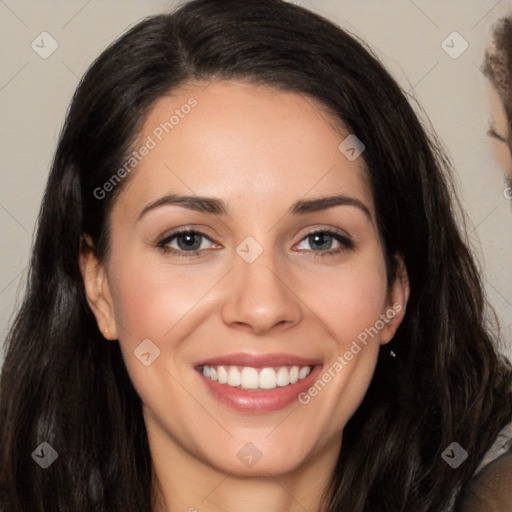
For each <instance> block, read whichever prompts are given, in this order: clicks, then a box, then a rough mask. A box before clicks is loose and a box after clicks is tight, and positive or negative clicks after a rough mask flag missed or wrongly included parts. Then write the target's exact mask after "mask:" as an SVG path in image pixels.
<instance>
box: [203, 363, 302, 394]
mask: <svg viewBox="0 0 512 512" xmlns="http://www.w3.org/2000/svg"><path fill="white" fill-rule="evenodd" d="M310 373H311V367H309V366H303V367H300V368H299V366H280V367H276V368H271V367H269V368H261V369H257V368H252V367H250V366H244V367H242V368H241V367H237V366H224V365H219V366H207V365H204V366H203V375H204V376H205V377H206V378H208V379H212V380H215V381H218V382H219V383H220V384H227V385H228V386H231V387H241V388H242V389H274V388H276V387H277V386H280V387H283V386H288V385H290V384H295V383H296V382H297V381H299V380H302V379H304V378H305V377H307V376H308V375H309V374H310Z"/></svg>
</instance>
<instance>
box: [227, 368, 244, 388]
mask: <svg viewBox="0 0 512 512" xmlns="http://www.w3.org/2000/svg"><path fill="white" fill-rule="evenodd" d="M241 382H242V381H241V379H240V372H239V371H238V368H235V367H234V366H231V367H230V368H229V372H228V384H229V385H230V386H233V387H236V386H240V384H241Z"/></svg>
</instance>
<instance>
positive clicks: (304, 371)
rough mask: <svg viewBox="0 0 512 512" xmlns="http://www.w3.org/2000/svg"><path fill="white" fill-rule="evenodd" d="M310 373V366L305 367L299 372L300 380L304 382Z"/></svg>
mask: <svg viewBox="0 0 512 512" xmlns="http://www.w3.org/2000/svg"><path fill="white" fill-rule="evenodd" d="M310 371H311V369H310V368H309V366H304V367H303V368H301V369H300V371H299V380H302V379H303V378H304V377H307V376H308V375H309V372H310Z"/></svg>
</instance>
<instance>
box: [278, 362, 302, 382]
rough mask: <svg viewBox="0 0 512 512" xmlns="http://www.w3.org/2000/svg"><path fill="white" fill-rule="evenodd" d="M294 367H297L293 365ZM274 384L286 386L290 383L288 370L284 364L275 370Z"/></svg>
mask: <svg viewBox="0 0 512 512" xmlns="http://www.w3.org/2000/svg"><path fill="white" fill-rule="evenodd" d="M294 368H297V367H296V366H294ZM292 369H293V368H292ZM276 384H277V385H278V386H288V384H290V372H289V371H288V369H287V368H285V367H284V366H283V367H281V368H279V370H278V371H277V376H276Z"/></svg>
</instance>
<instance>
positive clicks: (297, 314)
mask: <svg viewBox="0 0 512 512" xmlns="http://www.w3.org/2000/svg"><path fill="white" fill-rule="evenodd" d="M285 265H286V262H283V263H281V264H280V265H278V264H277V262H276V259H275V254H274V251H272V250H267V249H265V250H263V252H262V253H261V255H260V256H259V257H258V258H256V260H255V261H253V262H252V263H248V262H247V261H245V260H244V259H243V258H241V257H239V256H238V255H237V254H235V257H234V268H233V270H232V271H231V272H230V275H229V278H228V282H229V284H228V285H227V287H226V290H225V293H226V296H225V300H224V303H223V306H222V317H223V320H224V322H225V323H226V324H227V325H229V326H230V327H236V328H238V329H245V330H246V331H250V332H252V333H254V334H259V335H261V334H265V333H268V332H269V331H271V330H272V329H275V328H281V329H286V328H289V327H291V326H292V325H295V324H297V323H299V322H300V320H301V318H302V310H301V307H300V304H301V302H300V299H299V298H298V297H297V296H296V295H295V294H294V292H293V282H290V281H292V278H291V277H290V276H291V272H287V271H286V269H285V268H283V267H284V266H285Z"/></svg>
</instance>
